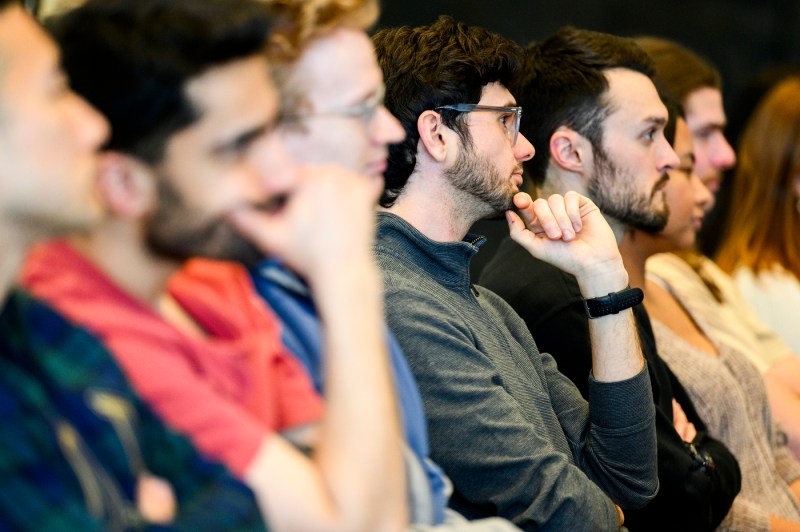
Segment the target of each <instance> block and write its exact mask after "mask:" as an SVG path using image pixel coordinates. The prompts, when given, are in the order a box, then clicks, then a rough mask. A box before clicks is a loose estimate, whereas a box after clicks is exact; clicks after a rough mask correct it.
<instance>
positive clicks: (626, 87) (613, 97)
mask: <svg viewBox="0 0 800 532" xmlns="http://www.w3.org/2000/svg"><path fill="white" fill-rule="evenodd" d="M605 76H606V79H607V80H608V90H607V91H606V93H605V98H606V101H607V102H608V104H609V106H610V108H611V113H610V114H609V115H608V117H607V118H606V120H605V123H604V126H605V127H604V131H606V132H608V131H610V130H614V129H617V128H619V129H622V130H630V129H635V128H639V127H641V126H642V125H645V124H648V123H653V122H654V121H663V122H666V120H667V116H668V115H667V108H666V107H665V106H664V104H663V103H662V102H661V98H659V96H658V92H657V91H656V87H655V85H653V82H652V80H651V79H650V78H648V77H647V76H645V75H644V74H642V73H640V72H636V71H634V70H628V69H623V68H615V69H611V70H607V71H606V73H605Z"/></svg>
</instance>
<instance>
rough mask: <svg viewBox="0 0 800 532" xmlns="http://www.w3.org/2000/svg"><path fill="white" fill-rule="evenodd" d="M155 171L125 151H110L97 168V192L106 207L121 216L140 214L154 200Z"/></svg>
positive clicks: (150, 207)
mask: <svg viewBox="0 0 800 532" xmlns="http://www.w3.org/2000/svg"><path fill="white" fill-rule="evenodd" d="M155 179H156V176H155V175H154V173H153V171H152V170H151V169H150V168H149V166H147V165H146V164H145V163H143V162H141V161H139V160H138V159H136V158H134V157H131V156H129V155H126V154H124V153H120V152H115V151H107V152H104V153H103V155H102V156H101V158H100V164H99V167H98V170H97V183H96V186H97V192H98V193H99V195H100V198H101V199H102V201H103V203H104V204H105V206H106V208H107V209H108V210H109V212H111V213H112V214H114V215H115V216H118V217H120V218H138V217H140V216H142V215H143V214H145V213H147V212H149V211H150V210H151V209H152V207H153V205H154V202H155Z"/></svg>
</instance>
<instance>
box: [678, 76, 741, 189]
mask: <svg viewBox="0 0 800 532" xmlns="http://www.w3.org/2000/svg"><path fill="white" fill-rule="evenodd" d="M684 108H685V109H684V110H685V111H686V123H687V124H689V130H690V131H691V132H692V135H693V136H694V155H695V161H696V162H695V171H696V172H697V175H698V176H700V179H701V180H702V181H703V183H705V184H706V186H707V187H708V188H709V190H711V192H712V193H716V192H717V190H719V185H720V182H721V180H722V173H723V172H724V171H725V170H728V169H729V168H732V167H733V165H735V164H736V153H735V152H734V151H733V148H731V145H730V144H729V143H728V141H727V139H726V138H725V135H724V134H723V131H724V129H725V125H726V123H727V122H726V119H725V110H724V109H723V107H722V93H721V92H720V91H719V90H717V89H712V88H710V87H704V88H702V89H698V90H696V91H694V92H692V93H690V94H689V95H688V96H687V97H686V101H685V102H684Z"/></svg>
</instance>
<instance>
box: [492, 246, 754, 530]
mask: <svg viewBox="0 0 800 532" xmlns="http://www.w3.org/2000/svg"><path fill="white" fill-rule="evenodd" d="M480 284H481V285H483V286H486V287H487V288H489V289H490V290H492V291H494V292H495V293H497V294H499V295H500V296H501V297H503V298H504V299H506V301H507V302H508V303H509V304H510V305H511V306H512V307H513V308H514V310H516V311H517V313H518V314H519V315H520V316H521V317H522V318H523V320H525V323H526V324H527V326H528V328H529V329H530V331H531V334H532V335H533V338H534V340H536V343H537V345H538V346H539V347H540V348H541V350H542V351H543V352H549V353H550V354H551V355H552V356H553V357H554V358H555V360H556V361H557V363H558V369H559V371H560V372H562V373H563V374H565V375H566V376H567V377H569V378H570V379H571V380H572V381H573V382H574V383H575V385H576V386H577V387H578V389H579V390H580V391H581V393H582V394H583V395H584V397H587V395H588V378H589V372H590V371H591V360H592V359H591V342H590V340H589V324H588V318H587V317H586V313H585V310H584V308H583V302H582V298H581V294H580V290H579V288H578V284H577V281H576V280H575V278H574V277H573V276H571V275H569V274H567V273H565V272H562V271H561V270H558V269H557V268H555V267H554V266H551V265H549V264H547V263H544V262H542V261H539V260H537V259H534V258H533V257H531V256H530V255H529V254H528V253H527V252H526V251H525V250H524V249H523V248H522V247H520V246H519V245H517V244H516V243H514V242H513V241H512V240H510V239H507V240H506V241H505V242H503V244H502V245H501V246H500V249H499V250H498V252H497V254H496V255H495V256H494V258H493V259H492V260H491V261H490V262H489V263H488V264H487V266H486V267H485V268H484V270H483V273H482V275H481V278H480ZM634 316H635V318H636V325H637V330H638V333H639V338H640V341H641V344H642V352H643V353H644V356H645V358H646V359H647V365H648V369H649V373H650V379H651V386H652V389H653V401H654V403H655V406H656V438H657V445H658V477H659V485H660V487H659V492H658V495H657V496H656V498H655V499H654V500H653V501H652V502H651V503H650V504H648V505H647V506H645V507H644V508H642V509H640V510H630V509H628V510H626V512H625V524H626V526H627V527H628V529H629V530H631V531H635V530H648V531H649V530H713V529H715V528H716V527H717V525H719V523H720V522H721V521H722V519H723V518H724V517H725V515H726V514H727V512H728V510H729V509H730V506H731V504H732V503H733V499H734V497H735V496H736V494H737V493H738V492H739V489H740V483H741V475H740V471H739V465H738V463H737V462H736V459H735V458H734V457H733V455H732V454H731V452H730V451H729V450H728V449H727V448H726V447H725V446H724V445H723V444H722V443H721V442H719V441H717V440H715V439H713V438H711V437H710V436H708V434H707V433H706V427H705V424H704V423H703V421H702V420H701V419H700V417H699V416H698V414H697V412H696V410H695V408H694V405H693V404H692V401H691V400H690V399H689V397H688V395H687V394H686V391H685V390H684V389H683V386H681V384H680V382H679V381H678V379H677V378H676V377H675V375H674V374H673V373H672V371H671V370H670V369H669V366H667V364H666V363H665V362H664V361H663V360H662V359H661V358H660V357H659V356H658V352H657V349H656V343H655V336H654V335H653V331H652V328H651V326H650V320H649V318H648V317H647V312H646V311H645V310H644V307H643V306H642V305H638V306H637V307H636V308H635V309H634ZM673 398H675V399H676V400H677V401H678V403H679V404H680V405H681V407H682V408H683V409H684V411H685V412H686V415H687V418H688V419H689V421H691V422H692V423H693V424H694V425H695V428H696V429H697V431H698V434H697V437H696V438H695V442H694V443H695V447H696V448H697V449H698V450H700V451H704V452H707V453H709V454H710V455H711V457H712V458H713V459H714V464H715V469H714V471H713V472H712V473H711V474H710V475H707V474H706V473H705V472H704V471H701V470H699V469H693V467H692V465H693V459H692V457H691V456H690V454H689V451H688V450H687V449H686V446H685V445H684V443H683V441H682V440H681V438H680V436H679V435H678V433H677V432H676V431H675V428H674V426H673V422H672V399H673Z"/></svg>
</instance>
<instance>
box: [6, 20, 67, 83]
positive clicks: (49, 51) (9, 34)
mask: <svg viewBox="0 0 800 532" xmlns="http://www.w3.org/2000/svg"><path fill="white" fill-rule="evenodd" d="M57 66H58V49H57V48H56V45H55V43H53V41H52V40H51V39H50V38H49V37H48V36H47V35H46V34H45V32H44V31H43V30H42V29H41V28H40V27H39V25H38V24H37V23H36V22H35V21H34V20H33V18H31V17H30V16H29V15H28V14H27V13H26V12H25V11H24V10H23V9H22V8H21V7H19V6H12V7H8V8H6V9H4V10H2V11H0V76H2V80H3V82H4V83H3V89H4V90H3V92H4V93H6V92H7V91H8V90H11V89H12V88H13V87H15V86H22V87H24V86H26V85H27V88H30V85H29V84H30V83H31V82H33V81H34V80H32V79H31V78H34V77H36V76H47V75H49V74H51V73H52V72H53V71H54V70H55V69H56V68H57Z"/></svg>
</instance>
